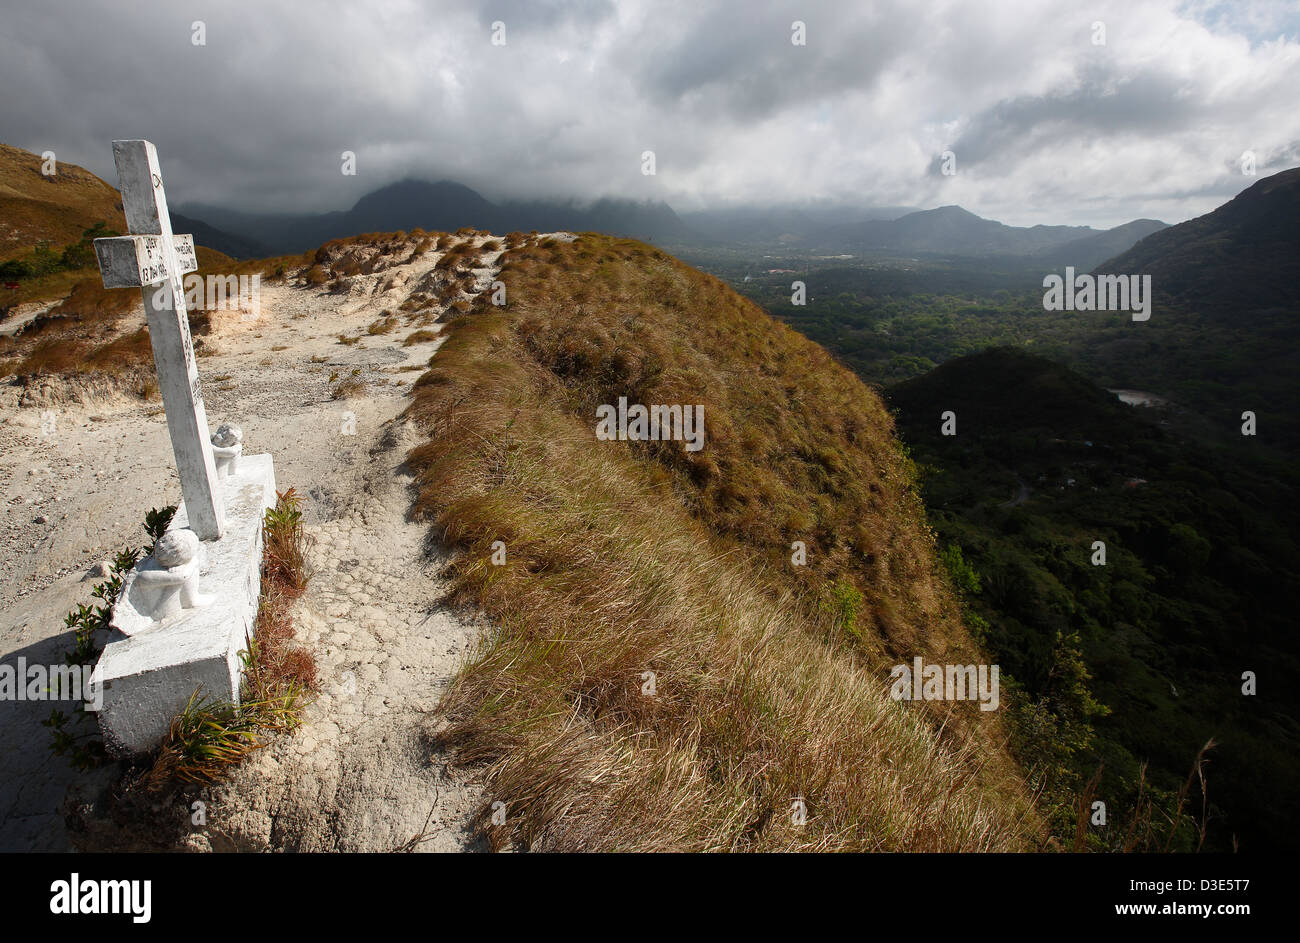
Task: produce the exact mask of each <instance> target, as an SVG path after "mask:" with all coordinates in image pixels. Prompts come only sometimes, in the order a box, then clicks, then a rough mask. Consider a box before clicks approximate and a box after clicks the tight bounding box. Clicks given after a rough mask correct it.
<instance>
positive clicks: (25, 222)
mask: <svg viewBox="0 0 1300 943" xmlns="http://www.w3.org/2000/svg"><path fill="white" fill-rule="evenodd" d="M41 163H42V162H41V158H40V155H39V154H33V153H31V152H30V151H25V150H23V149H22V148H18V147H10V146H9V145H7V144H0V220H3V225H0V262H2V261H4V260H6V259H11V258H14V257H16V256H18V255H21V254H23V253H25V252H30V251H31V248H32V245H33V244H34V243H35V242H36V241H37V240H41V239H44V240H47V241H48V242H49V243H50V244H51V245H54V246H62V245H65V244H67V243H70V242H76V241H77V239H78V237H79V236H80V235H81V234H82V232H83V231H85V230H86V229H88V228H90V227H91V226H93V225H95V223H97V222H103V223H105V224H107V226H108V228H110V229H113V230H116V231H117V232H125V231H126V218H125V217H124V216H123V215H122V202H121V199H120V197H119V196H118V193H117V190H115V189H114V188H113V187H111V186H109V185H108V184H107V183H105V182H104V181H103V180H100V179H99V178H98V177H96V176H95V175H94V174H92V173H91V172H90V171H88V170H85V169H83V168H81V167H78V166H77V165H76V164H68V163H63V162H62V161H60V162H58V163H57V165H56V170H57V172H56V173H55V174H53V175H52V176H48V177H47V176H45V175H44V174H42V173H41Z"/></svg>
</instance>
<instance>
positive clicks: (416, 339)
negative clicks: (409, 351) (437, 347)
mask: <svg viewBox="0 0 1300 943" xmlns="http://www.w3.org/2000/svg"><path fill="white" fill-rule="evenodd" d="M439 336H440V335H439V333H438V332H437V331H426V330H419V331H412V332H411V333H410V334H407V335H406V340H404V341H402V346H403V347H410V346H411V345H412V344H427V343H429V341H436V340H437V339H438V338H439Z"/></svg>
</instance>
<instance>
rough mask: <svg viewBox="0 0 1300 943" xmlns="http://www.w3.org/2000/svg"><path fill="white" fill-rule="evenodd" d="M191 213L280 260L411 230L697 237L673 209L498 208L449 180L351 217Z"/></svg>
mask: <svg viewBox="0 0 1300 943" xmlns="http://www.w3.org/2000/svg"><path fill="white" fill-rule="evenodd" d="M185 213H186V215H188V216H191V217H197V218H201V219H203V220H205V221H207V222H208V223H210V224H211V225H213V226H216V227H218V228H219V229H222V230H225V231H226V232H229V233H234V234H237V235H239V236H240V237H242V238H244V239H248V240H252V241H254V242H257V243H260V244H261V245H264V246H266V247H267V249H268V250H269V251H271V252H275V253H290V252H304V251H306V250H308V249H312V248H315V247H316V246H319V245H320V244H321V243H323V242H327V241H329V240H330V239H337V238H341V237H344V236H354V235H357V234H359V233H367V232H393V231H397V230H410V229H425V230H430V231H445V232H454V231H455V230H457V229H461V228H463V227H466V226H468V227H472V228H474V229H481V230H486V231H489V232H496V233H506V232H512V231H515V230H519V231H522V232H529V231H532V230H534V229H536V230H538V231H554V230H572V231H586V230H592V231H597V232H605V233H611V234H613V235H619V236H632V237H634V238H638V239H645V240H649V241H655V242H659V241H663V240H666V239H683V238H687V237H689V236H691V234H690V233H689V230H688V229H687V227H686V225H685V224H684V223H683V222H682V221H681V219H679V218H678V216H677V214H676V213H674V212H673V211H672V208H671V207H669V206H668V205H667V204H666V203H661V202H653V201H646V202H637V201H633V200H612V199H605V200H598V201H596V202H594V203H590V204H579V203H577V202H573V201H569V202H548V201H540V200H539V201H533V202H505V203H500V204H497V203H493V202H491V201H490V200H488V199H486V198H484V197H483V196H482V195H481V194H479V193H477V192H476V191H474V190H471V189H470V188H469V187H467V186H464V185H462V184H459V183H454V182H452V181H448V180H442V181H439V182H437V183H429V182H426V181H422V180H403V181H400V182H398V183H393V184H390V185H388V186H386V187H382V188H380V189H378V190H375V191H373V192H372V193H368V194H366V195H365V196H363V197H362V198H361V199H359V200H358V201H357V202H356V203H355V204H354V205H353V206H352V208H351V209H349V210H345V211H341V212H332V213H318V214H303V215H281V214H259V213H240V212H233V211H230V210H226V209H223V208H221V207H219V206H209V205H200V204H194V205H190V206H186V207H185Z"/></svg>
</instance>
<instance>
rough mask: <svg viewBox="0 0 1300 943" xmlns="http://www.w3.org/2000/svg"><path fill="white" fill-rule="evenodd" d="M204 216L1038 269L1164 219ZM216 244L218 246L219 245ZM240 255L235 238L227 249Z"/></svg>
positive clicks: (592, 211)
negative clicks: (1110, 224) (565, 234)
mask: <svg viewBox="0 0 1300 943" xmlns="http://www.w3.org/2000/svg"><path fill="white" fill-rule="evenodd" d="M184 212H185V215H186V216H187V217H189V218H191V219H197V220H202V221H203V222H205V223H207V224H209V225H210V226H212V227H214V228H216V229H217V230H220V231H222V232H224V233H227V234H232V236H233V238H234V239H235V240H242V242H243V243H244V245H245V246H247V247H261V248H263V249H264V250H265V252H264V253H263V254H287V253H297V252H304V251H306V250H308V249H311V248H314V247H315V246H318V245H320V244H321V243H323V242H326V241H328V240H330V239H338V238H343V237H346V236H354V235H357V234H359V233H366V232H392V231H397V230H410V229H425V230H433V231H446V232H454V231H455V230H458V229H460V228H462V227H471V228H474V229H482V230H487V231H490V232H496V233H506V232H511V231H521V232H528V231H532V230H537V231H539V232H553V231H557V230H568V231H571V232H604V233H609V234H611V235H616V236H627V237H631V238H635V239H643V240H645V241H648V242H655V243H659V244H662V245H668V246H672V247H702V246H705V247H707V246H737V247H781V248H784V249H792V250H801V251H802V250H807V251H824V252H837V253H859V254H871V255H911V254H923V255H942V256H962V257H988V256H998V257H1005V258H1011V259H1019V260H1022V261H1024V262H1026V263H1030V264H1034V265H1043V266H1061V265H1074V266H1075V267H1076V268H1082V269H1090V268H1092V267H1093V266H1094V265H1097V264H1098V263H1100V262H1103V261H1105V260H1106V259H1107V258H1109V257H1110V256H1113V255H1115V254H1117V253H1119V252H1123V251H1124V250H1125V249H1128V248H1129V247H1130V246H1132V245H1133V244H1134V243H1135V242H1137V241H1138V240H1139V239H1141V238H1142V237H1144V236H1146V235H1149V234H1150V233H1153V232H1157V231H1159V230H1160V229H1163V228H1164V227H1165V225H1166V224H1165V223H1162V222H1158V221H1156V220H1149V219H1139V220H1134V221H1133V222H1130V223H1125V224H1124V225H1122V226H1116V227H1115V228H1113V229H1108V230H1100V231H1099V230H1096V229H1093V228H1091V227H1089V226H1041V225H1040V226H1032V227H1018V226H1007V225H1005V224H1003V223H1000V222H997V221H995V220H990V219H984V218H982V217H979V216H976V215H975V214H974V213H971V212H969V211H968V210H964V209H962V208H961V207H959V206H944V207H939V208H938V209H933V210H922V211H919V212H912V211H909V210H908V209H907V208H905V207H853V206H840V207H836V206H817V207H814V208H799V207H776V208H762V207H740V208H730V209H721V210H699V211H693V212H689V213H686V214H682V215H679V214H678V213H677V212H675V211H674V210H673V208H672V207H670V206H669V205H668V204H667V203H664V202H662V201H659V202H655V201H643V202H637V201H633V200H618V199H602V200H597V201H596V202H594V203H589V204H581V203H578V202H575V201H568V202H557V201H544V200H536V201H530V202H526V201H513V202H503V203H493V202H492V201H490V200H488V199H487V198H485V197H484V196H482V195H481V194H479V193H478V192H476V191H474V190H472V189H470V188H469V187H467V186H464V185H463V184H459V183H455V182H452V181H447V180H443V181H440V182H437V183H428V182H425V181H420V180H403V181H400V182H398V183H394V184H390V185H388V186H386V187H382V188H380V189H378V190H375V191H373V192H372V193H369V194H367V195H366V196H364V197H362V198H361V199H360V200H358V201H357V202H356V204H355V205H354V206H353V207H352V208H351V209H349V210H344V211H337V212H331V213H318V214H297V215H290V214H258V213H243V212H238V211H234V210H229V209H225V208H222V207H218V206H211V205H202V204H192V205H187V206H185V207H184ZM213 248H220V246H217V245H215V244H214V245H213ZM221 251H223V252H226V253H227V254H228V255H233V256H235V257H245V254H246V253H244V252H241V251H239V246H237V245H234V244H232V245H231V247H230V248H227V249H222V250H221Z"/></svg>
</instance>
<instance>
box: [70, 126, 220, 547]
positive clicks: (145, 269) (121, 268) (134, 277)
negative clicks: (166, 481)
mask: <svg viewBox="0 0 1300 943" xmlns="http://www.w3.org/2000/svg"><path fill="white" fill-rule="evenodd" d="M113 161H114V162H115V163H116V164H117V178H118V183H119V184H120V186H121V190H122V208H123V209H124V210H125V212H126V225H127V230H128V231H129V232H130V233H132V235H129V236H115V237H112V238H108V239H96V240H95V255H96V256H97V257H98V259H99V270H100V272H101V274H102V275H103V278H104V287H105V288H122V287H126V286H134V285H138V286H140V287H141V289H142V294H143V295H144V310H145V316H146V318H147V319H148V323H149V341H150V343H151V344H152V345H153V362H154V367H155V368H156V369H157V371H158V389H159V390H161V391H162V399H163V409H164V410H165V411H166V413H167V431H168V432H169V433H170V434H171V440H172V452H173V453H174V454H175V456H176V471H177V474H179V476H180V479H181V497H183V498H184V499H185V509H186V511H187V512H188V515H189V523H190V527H191V529H193V531H194V532H195V533H196V534H198V536H199V538H200V539H201V540H215V539H217V538H218V537H220V536H221V531H222V527H223V526H224V522H225V508H224V506H223V504H222V499H221V492H220V490H219V489H218V487H217V469H216V465H215V463H214V462H213V457H212V441H211V439H210V438H209V434H208V418H207V412H206V410H205V409H204V408H203V392H202V391H201V390H200V389H199V373H198V367H197V366H196V365H195V362H194V345H193V343H192V341H191V339H190V321H189V318H188V317H187V316H186V313H185V292H184V290H183V287H182V279H183V277H184V275H185V273H186V272H192V271H194V270H195V269H197V268H198V261H197V259H196V258H195V255H194V238H193V237H192V236H174V235H173V234H172V222H171V216H170V215H169V214H168V212H167V196H166V194H165V193H163V183H162V173H161V172H160V171H159V169H158V152H157V151H156V150H154V146H153V145H152V144H150V143H149V142H148V141H114V142H113ZM161 289H166V290H161Z"/></svg>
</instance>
